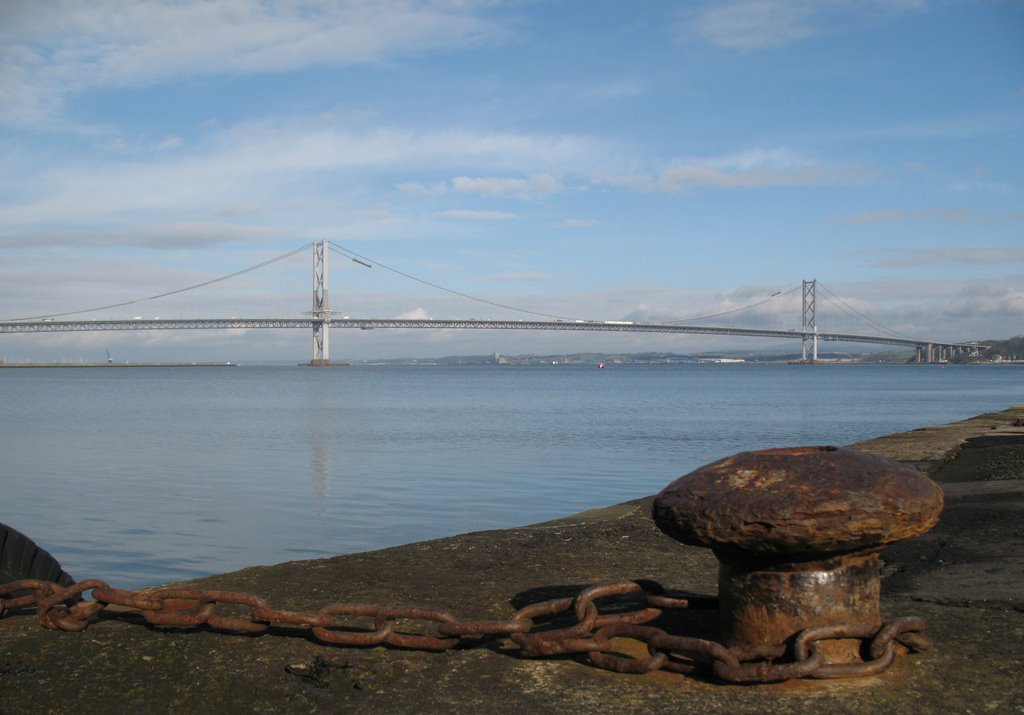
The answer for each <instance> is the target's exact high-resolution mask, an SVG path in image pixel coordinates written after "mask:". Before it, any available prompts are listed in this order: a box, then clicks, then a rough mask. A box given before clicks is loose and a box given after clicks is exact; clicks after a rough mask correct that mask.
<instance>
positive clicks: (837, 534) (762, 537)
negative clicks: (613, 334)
mask: <svg viewBox="0 0 1024 715" xmlns="http://www.w3.org/2000/svg"><path fill="white" fill-rule="evenodd" d="M942 505H943V499H942V489H941V488H940V487H939V486H938V485H937V484H936V483H935V482H933V481H932V480H931V479H929V478H928V477H926V476H925V475H923V474H921V473H920V472H917V471H916V470H913V469H910V468H908V467H904V466H903V465H900V464H899V463H897V462H893V461H891V460H887V459H884V458H881V457H876V456H873V455H868V454H864V453H861V452H857V451H855V450H851V449H845V448H838V447H797V448H787V449H770V450H764V451H758V452H742V453H740V454H737V455H734V456H732V457H728V458H726V459H722V460H720V461H717V462H714V463H712V464H709V465H706V466H704V467H701V468H700V469H698V470H696V471H694V472H692V473H690V474H688V475H686V476H684V477H681V478H679V479H678V480H676V481H675V482H673V483H672V484H670V485H668V486H667V487H665V489H664V490H662V492H661V493H660V494H659V495H658V496H657V498H656V499H655V502H654V509H653V514H654V520H655V522H656V523H657V525H658V527H659V528H661V529H662V531H664V532H665V533H667V534H668V535H669V536H671V537H673V538H675V539H677V540H679V541H682V542H684V543H687V544H692V545H696V546H705V547H710V548H711V549H712V550H714V552H715V555H716V556H717V557H718V559H719V563H720V567H719V583H718V585H719V594H718V595H719V603H720V607H719V616H720V621H721V626H722V631H723V636H724V639H725V642H726V644H727V645H729V646H731V647H743V646H762V645H764V646H768V645H772V644H778V643H785V642H787V641H789V640H791V639H792V638H793V637H794V635H796V634H797V633H800V632H801V631H804V630H806V629H814V628H818V627H835V626H838V625H840V624H848V626H847V627H846V629H847V631H849V632H850V634H851V635H850V637H849V638H844V637H841V636H828V637H829V638H830V639H834V640H830V643H829V645H828V647H827V648H823V649H822V650H823V652H824V654H825V657H826V660H827V661H828V662H830V663H844V662H851V661H856V660H858V659H859V653H858V651H859V648H860V641H858V640H851V639H855V638H862V637H866V636H868V635H873V634H874V633H876V632H878V631H879V629H880V627H881V625H882V618H881V612H880V607H879V595H880V590H881V577H880V562H879V558H878V554H879V552H880V551H881V549H882V548H883V547H884V546H885V545H886V544H889V543H892V542H894V541H899V540H901V539H906V538H909V537H911V536H914V535H916V534H919V533H921V532H924V531H927V530H928V529H930V528H931V527H932V526H934V525H935V524H936V523H937V522H938V518H939V514H940V513H941V511H942ZM843 632H846V631H843ZM797 656H798V657H797V659H798V660H803V659H804V658H806V657H807V654H806V653H803V654H802V656H803V657H800V656H801V654H797ZM886 657H889V656H886ZM890 660H891V657H890Z"/></svg>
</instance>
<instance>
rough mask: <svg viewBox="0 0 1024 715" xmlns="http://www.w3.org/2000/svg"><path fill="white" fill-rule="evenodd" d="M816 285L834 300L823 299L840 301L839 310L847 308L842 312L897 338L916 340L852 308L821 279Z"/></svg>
mask: <svg viewBox="0 0 1024 715" xmlns="http://www.w3.org/2000/svg"><path fill="white" fill-rule="evenodd" d="M818 287H819V288H821V289H822V290H823V291H825V292H826V293H828V295H830V296H832V298H834V299H835V300H834V301H833V300H832V298H829V297H828V296H825V300H827V301H828V302H829V303H832V304H833V305H834V304H835V303H836V302H838V303H840V304H841V305H840V306H839V309H840V310H843V306H845V307H846V308H847V309H848V310H843V312H844V313H846V314H847V315H851V314H852V315H853V316H856V317H859V318H861V319H863V320H866V321H867V322H868V323H871V325H873V326H875V327H876V328H878V329H879V330H883V331H885V332H887V333H890V334H892V335H895V336H896V337H899V338H906V339H908V340H917V338H914V337H911V336H910V335H907V334H906V333H901V332H899V331H898V330H893V329H892V328H887V327H886V326H884V325H882V324H881V323H879V322H878V321H876V320H872V319H871V318H869V317H868V316H866V315H864V313H862V312H860V311H859V310H857V309H856V308H854V307H853V306H852V305H850V304H849V303H847V302H846V301H845V300H843V299H842V298H840V297H839V296H838V295H836V294H835V293H833V292H832V291H830V290H829V289H828V288H827V287H825V286H824V285H822V283H821V281H818Z"/></svg>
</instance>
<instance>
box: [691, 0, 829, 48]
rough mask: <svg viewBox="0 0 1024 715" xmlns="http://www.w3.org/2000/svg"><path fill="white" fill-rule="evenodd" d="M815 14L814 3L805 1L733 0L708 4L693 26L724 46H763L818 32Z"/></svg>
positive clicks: (776, 45)
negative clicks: (813, 20)
mask: <svg viewBox="0 0 1024 715" xmlns="http://www.w3.org/2000/svg"><path fill="white" fill-rule="evenodd" d="M812 16H813V6H812V5H811V4H810V3H807V2H803V1H801V0H733V1H732V2H718V3H712V4H711V5H709V6H708V7H706V8H705V9H704V11H703V12H702V13H701V14H700V16H699V17H697V19H696V20H694V22H693V27H694V29H695V30H696V31H697V33H698V34H699V35H700V36H701V37H703V38H704V39H706V40H708V41H709V42H711V43H713V44H716V45H719V46H721V47H727V48H730V49H762V48H766V47H779V46H782V45H788V44H790V43H792V42H795V41H798V40H802V39H804V38H806V37H810V36H811V35H813V34H816V32H818V30H817V28H816V27H815V26H814V25H813V23H812V22H811V19H812Z"/></svg>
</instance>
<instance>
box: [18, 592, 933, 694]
mask: <svg viewBox="0 0 1024 715" xmlns="http://www.w3.org/2000/svg"><path fill="white" fill-rule="evenodd" d="M21 590H28V591H30V593H29V595H28V596H26V597H16V598H13V599H11V598H5V597H6V596H10V595H13V594H14V593H15V592H18V591H21ZM85 591H91V592H92V595H93V598H94V600H92V601H84V600H80V597H81V596H82V594H83V593H84V592H85ZM26 598H28V599H31V603H32V604H34V605H35V607H36V610H37V618H38V619H39V622H40V624H41V625H43V626H44V627H47V628H56V629H60V630H65V631H82V630H84V629H85V628H86V627H87V626H88V625H89V623H90V622H92V621H93V620H94V619H95V617H96V616H97V615H98V614H99V613H100V611H103V610H104V609H106V608H107V607H108V606H114V607H115V608H114V609H112V610H110V611H108V612H107V613H108V616H109V617H113V618H116V617H118V616H124V615H126V614H133V613H135V614H139V615H141V616H142V617H143V618H145V620H146V621H148V622H149V623H151V624H154V625H158V626H160V627H163V628H168V627H169V628H174V627H181V628H188V629H193V628H201V627H205V628H210V629H213V630H218V631H227V632H234V633H260V632H265V631H268V630H269V626H270V624H272V623H276V624H282V625H284V626H291V627H292V631H291V632H293V633H296V634H301V635H305V634H307V633H310V632H311V633H312V635H313V636H314V637H315V638H316V639H317V640H319V641H320V642H321V643H325V644H330V645H337V646H343V647H345V646H347V647H353V646H355V647H360V646H363V647H365V646H377V645H390V646H392V647H401V648H418V649H422V650H444V649H448V648H452V647H455V646H457V645H460V644H463V645H470V644H472V643H473V642H482V641H484V640H486V639H487V638H489V637H494V636H506V635H510V634H511V639H512V640H513V641H514V642H515V643H516V644H517V645H518V646H519V649H520V650H519V652H520V654H521V655H523V656H524V657H538V656H561V655H578V656H586V657H587V658H589V659H590V662H592V663H593V664H594V665H596V666H598V667H601V668H605V669H608V670H613V671H616V672H619V673H649V672H651V671H654V670H665V671H671V672H676V673H684V674H688V673H694V672H700V673H704V674H705V675H707V676H717V677H718V678H719V679H721V680H724V681H726V682H734V683H764V682H773V681H779V680H787V679H790V678H798V677H812V678H845V677H852V676H857V675H868V674H874V673H877V672H880V671H881V670H884V669H885V668H886V667H888V665H889V664H890V663H891V662H892V660H893V659H894V657H895V655H896V654H897V651H896V644H897V643H898V644H901V645H902V646H905V647H907V648H911V649H913V650H926V649H927V648H928V647H929V646H930V645H931V644H930V642H929V641H928V639H927V638H925V637H924V635H923V632H924V623H923V622H922V621H921V620H920V619H917V618H902V619H897V620H895V621H892V622H890V623H888V624H879V626H877V627H871V626H866V625H864V624H838V625H833V626H828V627H822V628H811V629H807V630H804V631H801V632H800V633H799V634H797V636H796V638H795V639H794V643H793V646H792V648H790V646H789V645H788V644H786V643H783V642H780V643H773V644H770V645H757V646H750V645H746V646H735V647H732V648H728V647H726V646H725V645H722V644H721V643H716V642H714V641H710V640H704V639H700V638H691V637H686V636H681V635H672V634H669V633H667V632H666V631H664V630H662V629H660V628H655V627H653V626H647V625H642V624H644V623H649V622H650V621H653V620H654V619H656V618H658V617H659V616H661V615H662V614H663V613H664V612H665V611H667V610H669V609H683V608H717V607H718V601H717V599H715V598H714V597H710V596H694V595H692V594H688V593H687V594H676V595H668V594H666V593H665V589H664V588H662V587H661V585H660V584H658V583H656V582H653V581H642V582H640V581H615V582H610V583H599V584H594V585H593V586H589V587H587V588H585V589H583V590H582V591H580V592H579V593H578V594H577V595H576V596H575V597H573V598H556V599H552V600H550V601H543V602H540V603H535V604H531V605H528V606H526V607H524V608H522V609H520V610H519V611H517V612H516V613H515V615H514V616H513V617H512V618H511V619H510V620H508V621H493V620H480V621H473V620H466V621H463V620H459V619H458V618H456V617H455V616H454V615H452V614H450V613H448V612H447V611H439V610H434V609H427V608H387V607H384V606H377V605H369V604H360V603H335V604H331V605H328V606H324V607H323V608H321V609H319V610H318V611H316V612H295V611H280V610H275V609H273V608H271V607H270V606H269V605H267V603H266V602H265V601H264V600H263V599H261V598H259V597H258V596H254V595H252V594H247V593H240V592H234V591H220V590H203V589H173V588H164V589H155V590H150V591H125V590H122V589H117V588H111V587H110V586H108V585H107V584H105V583H104V582H102V581H99V580H95V579H92V580H89V581H82V582H79V583H77V584H74V585H73V586H69V587H61V586H59V585H57V584H55V583H52V582H46V581H33V580H23V581H15V582H12V583H7V584H0V615H2V614H3V613H4V610H5V608H13V607H23V606H25V605H28V602H26V601H25V599H26ZM637 598H639V599H640V601H639V602H638V601H637ZM597 599H617V601H616V602H614V603H612V604H611V605H610V607H606V608H605V610H606V612H605V613H601V612H600V609H599V608H598V605H597V604H596V603H595V601H596V600H597ZM222 604H223V605H227V606H229V607H233V608H235V609H237V607H239V606H247V607H248V608H249V614H248V616H247V617H243V616H221V615H217V614H216V612H215V610H216V607H217V606H219V605H222ZM606 606H608V604H606ZM339 616H349V617H353V616H354V617H358V618H362V619H364V620H366V619H372V621H373V629H372V630H368V629H367V628H366V627H365V626H363V627H360V626H357V625H353V624H344V623H335V619H336V617H339ZM567 617H568V618H570V619H571V618H575V621H574V622H572V624H571V625H569V626H566V625H565V621H566V619H567ZM400 621H401V622H403V626H402V628H403V630H401V632H400V630H399V622H400ZM409 621H432V622H434V623H435V624H436V625H435V629H436V632H437V633H438V636H441V637H437V636H432V635H429V634H426V633H422V632H420V631H422V627H415V626H414V628H415V631H416V632H409V631H408V630H405V629H407V628H408V627H409V625H408V622H409ZM278 632H279V633H281V634H284V633H287V632H288V631H287V629H285V628H281V627H279V628H278ZM465 638H473V639H475V641H467V640H465ZM850 638H854V639H857V640H856V642H857V643H859V644H860V645H861V646H862V647H863V649H864V651H865V653H868V654H869V658H870V660H869V661H866V662H862V663H855V664H829V663H827V661H826V660H825V657H824V655H823V653H824V652H825V650H827V648H828V646H829V644H831V643H833V642H835V641H836V640H838V639H850ZM629 641H633V643H632V644H630V645H629V646H628V647H625V646H623V643H624V642H625V643H628V642H629ZM643 646H645V647H646V651H647V655H646V656H645V657H638V656H636V655H633V654H632V653H633V651H636V650H637V649H638V647H643ZM790 651H792V653H790ZM300 671H301V672H297V673H296V674H297V675H303V676H305V675H308V673H306V672H305V671H304V670H301V669H300Z"/></svg>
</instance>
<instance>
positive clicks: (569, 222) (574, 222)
mask: <svg viewBox="0 0 1024 715" xmlns="http://www.w3.org/2000/svg"><path fill="white" fill-rule="evenodd" d="M600 224H601V222H600V221H596V220H594V219H592V218H567V219H565V220H564V221H559V222H558V223H556V224H555V228H592V227H594V226H599V225H600Z"/></svg>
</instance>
